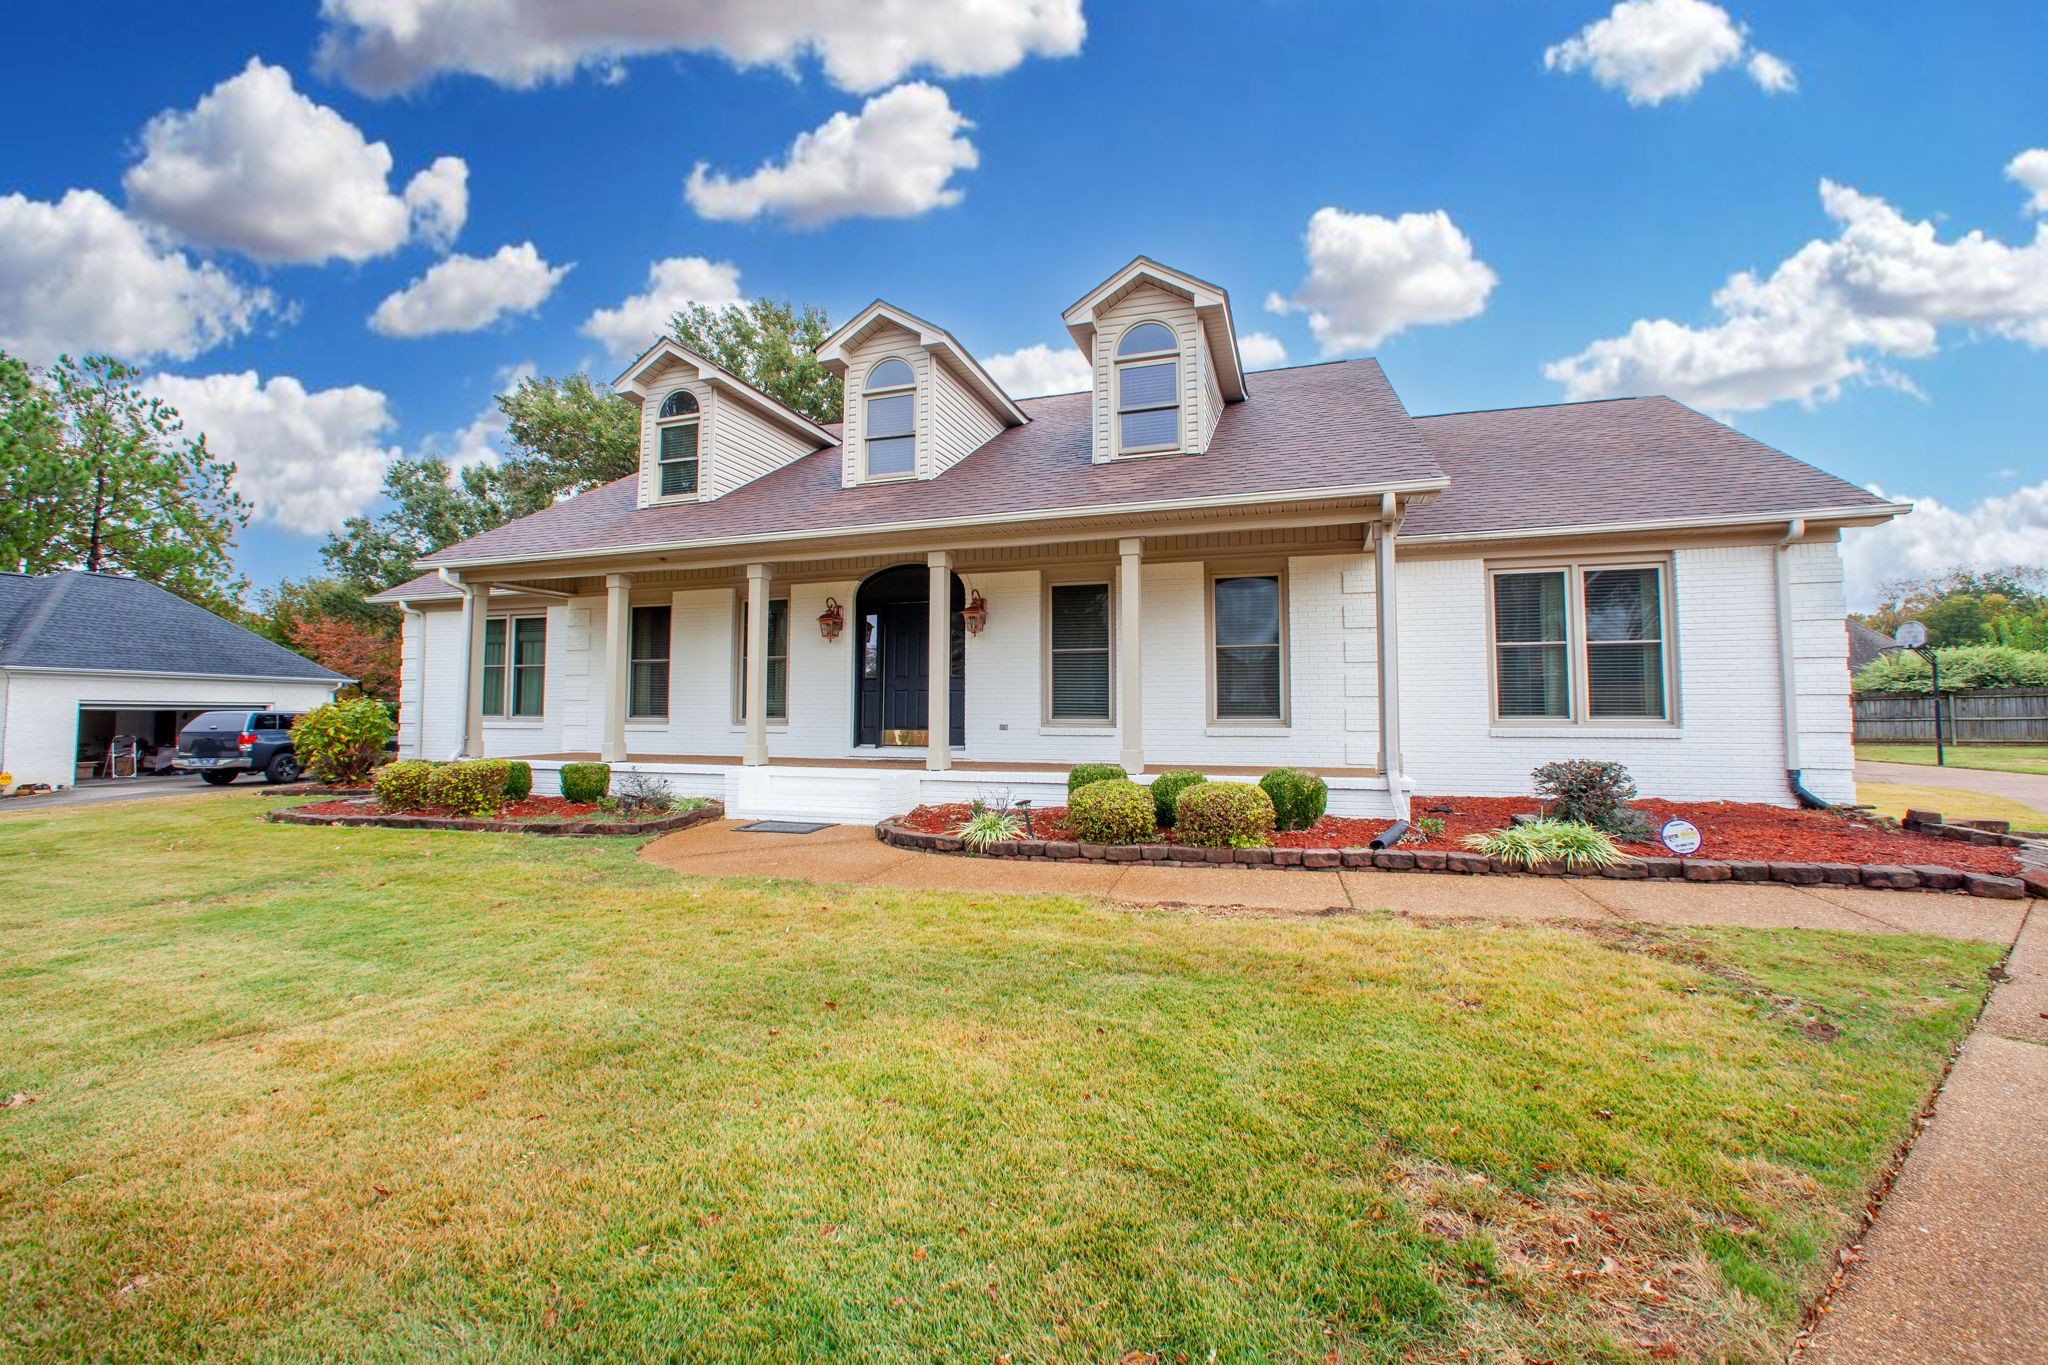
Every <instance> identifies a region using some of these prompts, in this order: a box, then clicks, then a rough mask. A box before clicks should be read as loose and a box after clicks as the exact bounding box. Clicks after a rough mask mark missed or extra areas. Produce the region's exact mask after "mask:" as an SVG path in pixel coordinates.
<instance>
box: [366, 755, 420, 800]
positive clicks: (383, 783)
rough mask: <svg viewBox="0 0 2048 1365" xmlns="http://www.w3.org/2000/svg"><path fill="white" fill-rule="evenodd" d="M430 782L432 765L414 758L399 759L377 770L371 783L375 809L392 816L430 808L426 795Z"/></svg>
mask: <svg viewBox="0 0 2048 1365" xmlns="http://www.w3.org/2000/svg"><path fill="white" fill-rule="evenodd" d="M433 778H434V765H433V764H431V763H428V762H426V761H425V760H423V759H418V758H402V759H400V760H399V761H398V762H396V763H387V764H385V765H384V766H383V767H381V768H379V769H377V773H376V776H375V777H374V778H372V779H371V783H372V785H373V786H375V787H376V788H377V804H378V805H379V806H382V807H383V808H384V809H385V810H388V811H392V812H394V813H403V812H405V811H409V810H418V809H419V808H420V807H422V806H429V805H432V804H433V799H432V797H430V796H429V795H428V792H427V788H428V786H429V785H430V784H431V783H432V782H433Z"/></svg>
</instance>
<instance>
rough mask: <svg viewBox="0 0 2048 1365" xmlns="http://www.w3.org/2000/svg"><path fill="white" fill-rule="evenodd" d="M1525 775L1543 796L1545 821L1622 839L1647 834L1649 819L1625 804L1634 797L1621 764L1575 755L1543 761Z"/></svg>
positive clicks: (1633, 787) (1633, 786)
mask: <svg viewBox="0 0 2048 1365" xmlns="http://www.w3.org/2000/svg"><path fill="white" fill-rule="evenodd" d="M1529 776H1530V777H1531V778H1532V779H1533V780H1534V781H1535V783H1536V794H1537V795H1538V796H1539V797H1541V798H1542V799H1543V803H1544V806H1543V818H1544V819H1545V820H1549V821H1555V822H1559V823H1573V822H1576V823H1578V824H1583V825H1591V826H1592V827H1593V828H1594V829H1597V830H1600V831H1602V832H1603V833H1606V834H1611V835H1613V836H1614V837H1615V838H1617V839H1621V840H1624V841H1633V840H1637V839H1644V838H1648V837H1649V834H1650V822H1649V821H1648V820H1646V819H1644V818H1643V817H1642V816H1641V815H1640V814H1638V813H1637V812H1636V811H1635V810H1634V809H1633V808H1631V807H1630V805H1629V804H1628V803H1629V802H1630V801H1633V800H1634V799H1635V795H1636V780H1635V779H1634V778H1633V777H1630V776H1629V772H1628V769H1627V768H1626V767H1624V766H1623V765H1621V764H1619V763H1612V762H1603V761H1595V760H1593V759H1588V758H1577V759H1570V760H1567V761H1566V762H1563V763H1545V764H1544V765H1543V766H1541V767H1539V768H1537V769H1536V770H1535V771H1534V772H1532V773H1530V774H1529Z"/></svg>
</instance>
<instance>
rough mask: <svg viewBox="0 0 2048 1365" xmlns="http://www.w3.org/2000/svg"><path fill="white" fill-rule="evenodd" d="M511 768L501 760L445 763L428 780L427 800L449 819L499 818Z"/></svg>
mask: <svg viewBox="0 0 2048 1365" xmlns="http://www.w3.org/2000/svg"><path fill="white" fill-rule="evenodd" d="M511 766H512V765H511V764H509V763H507V762H506V761H505V760H504V759H502V758H478V759H471V760H469V761H468V762H465V763H443V764H442V765H441V766H440V767H438V768H436V769H434V775H433V776H432V777H430V778H429V779H427V800H428V803H429V804H430V805H435V806H439V807H440V808H441V809H442V810H445V811H447V812H448V813H449V814H450V815H460V816H478V815H496V814H497V813H498V811H499V809H500V808H501V807H503V806H504V804H505V778H506V775H507V772H508V771H509V769H510V768H511Z"/></svg>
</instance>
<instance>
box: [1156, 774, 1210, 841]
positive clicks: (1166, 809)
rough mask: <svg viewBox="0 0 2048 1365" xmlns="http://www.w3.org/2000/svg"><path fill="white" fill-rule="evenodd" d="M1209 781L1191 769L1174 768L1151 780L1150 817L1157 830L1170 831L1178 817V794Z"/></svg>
mask: <svg viewBox="0 0 2048 1365" xmlns="http://www.w3.org/2000/svg"><path fill="white" fill-rule="evenodd" d="M1208 780H1209V779H1208V778H1206V777H1204V776H1202V775H1201V774H1200V773H1198V772H1196V771H1194V770H1193V769H1191V768H1174V769H1172V770H1171V771H1168V772H1163V773H1161V774H1159V776H1157V777H1155V778H1153V779H1152V815H1153V818H1154V819H1156V820H1157V821H1158V822H1159V828H1161V829H1172V828H1173V822H1174V821H1175V820H1177V819H1178V818H1179V817H1180V794H1181V793H1182V792H1184V791H1186V790H1187V789H1188V788H1189V787H1198V786H1200V785H1201V784H1202V783H1204V782H1207V781H1208Z"/></svg>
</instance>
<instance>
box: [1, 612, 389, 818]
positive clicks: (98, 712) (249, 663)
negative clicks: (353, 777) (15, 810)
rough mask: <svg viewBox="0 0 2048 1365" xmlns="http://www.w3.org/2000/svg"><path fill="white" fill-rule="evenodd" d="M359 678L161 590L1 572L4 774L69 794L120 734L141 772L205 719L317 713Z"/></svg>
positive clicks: (99, 765) (100, 765)
mask: <svg viewBox="0 0 2048 1365" xmlns="http://www.w3.org/2000/svg"><path fill="white" fill-rule="evenodd" d="M347 681H348V679H347V678H344V677H342V676H341V675H340V674H338V673H333V672H330V671H329V670H327V669H325V668H322V667H320V665H318V664H316V663H313V662H311V661H310V660H308V659H304V658H301V657H300V656H299V655H297V654H294V653H292V652H291V651H290V650H288V649H285V648H282V647H281V646H278V645H274V644H272V643H271V642H270V641H268V640H266V639H264V638H263V637H262V636H260V635H255V634H251V633H250V632H249V631H246V630H244V629H242V628H241V627H240V626H238V625H235V624H233V623H232V622H229V621H224V620H222V619H221V618H220V617H218V616H215V615H214V614H213V613H212V612H210V611H207V610H206V609H205V608H203V607H197V606H194V605H193V604H192V603H190V602H187V601H186V600H185V599H184V598H182V597H178V596H176V595H174V594H172V593H168V592H166V591H164V590H163V589H162V588H159V587H157V586H156V585H155V584H153V583H144V582H142V581H141V580H139V579H134V578H121V577H118V576H116V575H113V574H99V573H51V574H42V575H39V576H38V575H32V574H17V573H0V771H5V772H8V773H10V774H12V776H13V779H14V782H15V783H16V784H17V785H20V784H24V783H30V782H41V783H47V784H48V785H50V786H52V787H68V786H70V785H72V784H73V783H74V782H76V781H79V780H80V779H82V778H85V777H89V776H93V775H95V774H96V773H98V772H99V771H101V770H102V768H103V764H104V760H105V757H106V753H107V750H108V748H109V746H110V745H112V744H113V743H114V742H115V740H116V737H119V738H120V739H121V740H122V742H123V746H122V747H123V749H124V751H125V749H126V747H127V742H128V741H131V740H132V741H134V744H135V746H136V748H137V749H138V750H139V751H140V754H141V757H142V760H143V761H142V765H141V766H142V769H143V771H145V772H147V771H149V769H150V763H149V757H150V755H151V752H152V751H153V750H156V749H161V748H164V747H166V746H170V745H174V744H175V743H176V741H177V737H178V730H179V729H180V727H182V726H183V725H184V724H185V722H186V721H188V720H190V719H191V718H192V717H193V716H195V715H197V714H199V713H200V712H201V711H215V710H221V711H225V710H232V709H240V708H247V709H250V710H286V711H302V710H305V709H307V708H309V707H313V706H318V705H319V704H320V703H322V702H324V701H327V700H328V699H330V698H331V697H333V695H334V689H335V688H336V687H338V686H340V685H341V684H343V683H345V682H347Z"/></svg>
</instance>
